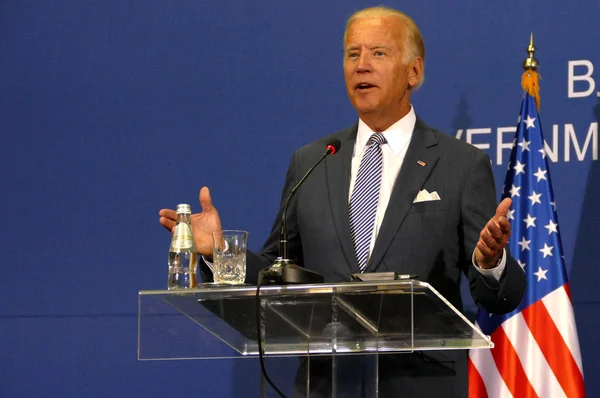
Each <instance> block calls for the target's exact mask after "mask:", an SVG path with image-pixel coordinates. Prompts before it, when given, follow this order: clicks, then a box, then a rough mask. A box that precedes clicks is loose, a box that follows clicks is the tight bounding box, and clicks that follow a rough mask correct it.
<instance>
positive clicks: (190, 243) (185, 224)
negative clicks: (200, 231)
mask: <svg viewBox="0 0 600 398" xmlns="http://www.w3.org/2000/svg"><path fill="white" fill-rule="evenodd" d="M191 214H192V210H191V208H190V205H186V204H180V205H177V225H176V226H175V230H174V231H173V238H172V239H171V247H170V248H169V281H168V285H167V288H168V289H169V290H171V289H190V288H195V287H196V286H197V284H198V278H197V276H196V275H197V274H196V271H197V268H198V253H197V252H196V243H195V242H194V235H193V234H192V226H191V224H190V216H191Z"/></svg>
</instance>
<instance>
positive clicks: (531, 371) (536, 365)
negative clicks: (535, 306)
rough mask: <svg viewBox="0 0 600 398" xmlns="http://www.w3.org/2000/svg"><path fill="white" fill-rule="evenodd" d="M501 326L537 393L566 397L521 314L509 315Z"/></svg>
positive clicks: (556, 397) (551, 396)
mask: <svg viewBox="0 0 600 398" xmlns="http://www.w3.org/2000/svg"><path fill="white" fill-rule="evenodd" d="M502 328H504V331H505V333H506V335H507V336H508V339H509V340H510V341H511V343H512V344H513V347H514V348H515V351H516V353H517V355H518V357H519V360H520V361H521V364H522V365H523V368H524V370H525V373H526V374H527V378H528V379H529V381H530V382H531V385H532V386H533V388H534V390H535V392H536V393H537V395H538V396H540V397H544V398H566V395H565V393H564V391H563V390H562V388H561V386H560V384H559V383H558V380H557V379H556V376H555V375H554V373H553V372H552V369H551V368H550V365H548V362H547V361H546V358H545V357H544V354H543V353H542V350H541V349H540V347H539V346H538V344H537V342H536V341H535V339H534V337H533V334H532V333H531V331H530V330H529V328H528V327H527V323H526V322H525V319H524V318H523V315H522V314H521V313H519V314H516V315H515V316H513V317H511V318H510V319H508V320H507V321H506V322H504V323H503V324H502ZM516 396H520V394H517V395H516Z"/></svg>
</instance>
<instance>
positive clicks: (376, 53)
mask: <svg viewBox="0 0 600 398" xmlns="http://www.w3.org/2000/svg"><path fill="white" fill-rule="evenodd" d="M384 55H385V53H384V52H383V51H375V56H376V57H383V56H384Z"/></svg>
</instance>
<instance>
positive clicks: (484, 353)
mask: <svg viewBox="0 0 600 398" xmlns="http://www.w3.org/2000/svg"><path fill="white" fill-rule="evenodd" d="M470 361H471V362H472V363H473V371H474V372H477V373H478V374H479V377H480V378H481V379H482V380H483V382H484V383H485V390H484V391H485V393H486V394H487V395H483V394H482V395H480V394H481V393H482V391H480V389H477V390H475V389H474V390H473V391H472V392H473V394H471V389H469V397H471V398H481V397H485V396H488V397H490V398H513V395H512V394H511V393H510V391H509V389H508V387H507V386H506V383H504V380H503V379H502V377H500V373H499V372H498V368H497V367H496V363H495V362H494V358H493V357H492V351H491V350H486V349H478V350H471V355H470ZM470 376H471V375H470V374H469V377H470ZM471 382H472V379H470V378H469V383H471Z"/></svg>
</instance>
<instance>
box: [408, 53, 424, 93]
mask: <svg viewBox="0 0 600 398" xmlns="http://www.w3.org/2000/svg"><path fill="white" fill-rule="evenodd" d="M422 77H423V58H421V57H414V58H413V59H412V61H410V63H409V64H408V84H409V85H410V87H411V88H412V87H416V86H418V85H419V84H420V83H421V78H422Z"/></svg>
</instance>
